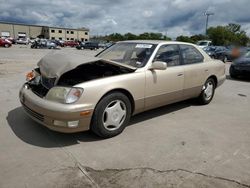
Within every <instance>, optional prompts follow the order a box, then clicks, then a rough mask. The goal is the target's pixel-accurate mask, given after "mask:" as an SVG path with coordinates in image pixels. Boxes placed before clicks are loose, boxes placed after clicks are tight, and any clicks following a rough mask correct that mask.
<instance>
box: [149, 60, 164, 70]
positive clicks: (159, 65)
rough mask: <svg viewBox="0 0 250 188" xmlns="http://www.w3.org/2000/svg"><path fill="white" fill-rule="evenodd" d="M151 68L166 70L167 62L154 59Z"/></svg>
mask: <svg viewBox="0 0 250 188" xmlns="http://www.w3.org/2000/svg"><path fill="white" fill-rule="evenodd" d="M149 69H150V70H166V69H167V63H165V62H163V61H154V62H153V63H152V65H151V67H150V68H149Z"/></svg>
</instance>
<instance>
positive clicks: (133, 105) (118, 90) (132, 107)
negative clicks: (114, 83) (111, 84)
mask: <svg viewBox="0 0 250 188" xmlns="http://www.w3.org/2000/svg"><path fill="white" fill-rule="evenodd" d="M114 92H120V93H122V94H124V95H126V96H127V97H128V99H129V101H130V104H131V114H133V113H134V110H135V101H134V97H133V95H132V94H131V93H130V92H129V91H128V90H126V89H123V88H115V89H111V90H109V91H107V92H106V93H105V94H104V95H103V96H102V97H101V98H100V99H99V101H98V102H97V104H98V103H99V102H100V101H101V100H102V99H103V98H104V97H105V96H107V95H109V94H110V93H114Z"/></svg>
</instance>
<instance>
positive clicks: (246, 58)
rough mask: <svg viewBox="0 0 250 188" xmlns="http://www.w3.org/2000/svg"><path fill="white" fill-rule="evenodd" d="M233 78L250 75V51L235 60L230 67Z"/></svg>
mask: <svg viewBox="0 0 250 188" xmlns="http://www.w3.org/2000/svg"><path fill="white" fill-rule="evenodd" d="M229 72H230V76H231V77H232V78H238V77H250V51H248V52H247V53H246V54H245V55H243V56H242V57H240V58H238V59H236V60H234V61H233V63H232V64H231V66H230V69H229Z"/></svg>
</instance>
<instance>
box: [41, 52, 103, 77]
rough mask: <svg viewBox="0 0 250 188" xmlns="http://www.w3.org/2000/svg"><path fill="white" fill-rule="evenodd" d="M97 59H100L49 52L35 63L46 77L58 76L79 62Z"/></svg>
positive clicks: (79, 63) (89, 61) (97, 59)
mask: <svg viewBox="0 0 250 188" xmlns="http://www.w3.org/2000/svg"><path fill="white" fill-rule="evenodd" d="M69 53H70V52H69ZM99 60H101V59H100V58H97V57H91V56H84V55H78V54H72V55H70V54H66V53H59V52H51V53H49V54H48V55H46V56H44V57H43V58H42V59H41V60H40V61H39V62H38V63H37V65H38V66H39V68H40V71H41V73H42V75H44V76H46V77H48V78H54V77H57V78H59V77H60V76H61V75H62V74H64V73H65V72H68V71H70V70H72V69H75V68H76V67H77V66H79V65H81V64H84V63H91V62H96V61H99Z"/></svg>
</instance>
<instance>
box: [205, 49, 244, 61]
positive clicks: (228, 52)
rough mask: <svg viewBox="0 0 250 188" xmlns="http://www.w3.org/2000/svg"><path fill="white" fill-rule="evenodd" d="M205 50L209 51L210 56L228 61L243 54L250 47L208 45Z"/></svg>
mask: <svg viewBox="0 0 250 188" xmlns="http://www.w3.org/2000/svg"><path fill="white" fill-rule="evenodd" d="M203 50H204V51H205V52H207V54H208V55H209V56H210V57H212V58H214V59H219V60H221V61H223V62H227V61H233V60H235V59H237V58H239V57H241V56H243V55H244V54H245V53H246V52H247V51H248V50H249V49H248V48H244V47H242V48H237V47H225V46H207V47H204V48H203Z"/></svg>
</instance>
